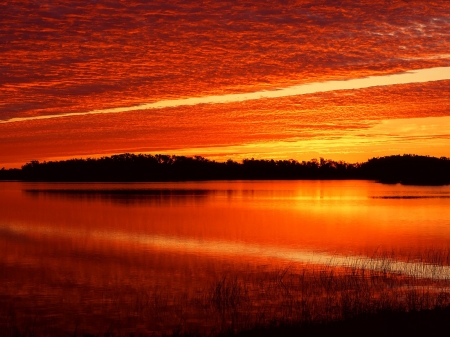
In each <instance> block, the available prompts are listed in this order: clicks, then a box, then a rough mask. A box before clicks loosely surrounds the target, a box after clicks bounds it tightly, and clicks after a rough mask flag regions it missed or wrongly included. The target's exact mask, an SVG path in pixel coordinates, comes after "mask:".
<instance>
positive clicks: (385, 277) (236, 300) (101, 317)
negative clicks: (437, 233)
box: [0, 250, 450, 336]
mask: <svg viewBox="0 0 450 337" xmlns="http://www.w3.org/2000/svg"><path fill="white" fill-rule="evenodd" d="M400 259H402V261H401V264H400V265H398V263H399V261H400ZM347 261H348V262H347V264H346V265H342V266H332V262H333V261H330V264H328V265H309V264H305V265H302V266H299V265H291V266H287V267H284V268H278V269H271V268H270V267H268V266H267V267H265V268H262V269H261V270H259V271H258V272H252V273H239V274H235V275H224V276H223V277H222V278H219V279H217V280H216V281H215V282H212V283H209V284H207V285H202V286H200V287H198V288H197V289H195V290H193V291H191V292H188V293H183V294H179V293H178V294H173V293H169V292H165V291H164V289H159V290H158V291H155V290H149V289H131V288H130V289H116V290H114V291H110V292H109V293H104V294H102V297H101V298H97V299H96V302H95V303H91V304H90V309H89V310H90V312H91V313H92V314H91V315H85V316H78V318H77V319H76V320H73V321H72V322H70V319H68V318H67V317H66V318H64V319H60V318H58V316H57V315H56V318H54V319H53V320H52V319H49V318H48V317H47V318H44V317H39V315H37V314H36V313H34V312H30V311H21V309H20V303H14V302H11V303H8V305H3V306H2V311H1V313H0V327H1V330H0V335H2V336H41V335H49V336H52V335H58V334H66V335H71V336H88V335H90V336H131V335H139V334H143V335H154V336H163V335H186V336H187V335H199V336H217V335H225V334H235V333H238V332H240V331H246V330H251V329H254V328H256V327H257V328H259V329H263V328H269V327H274V326H283V325H295V326H300V325H302V324H303V325H305V324H326V323H330V322H334V321H338V320H348V319H351V318H353V317H356V316H358V315H361V314H373V313H377V312H386V311H392V312H411V311H420V310H424V309H433V308H445V307H448V306H450V274H449V272H448V270H449V266H450V254H449V251H448V250H446V251H438V250H428V251H423V252H421V253H420V254H419V255H415V256H410V257H406V258H405V257H403V258H401V256H396V253H390V254H386V253H384V254H380V253H378V254H377V256H376V258H375V257H374V258H373V259H371V260H363V261H362V260H360V259H358V258H351V257H348V258H347ZM371 263H372V265H370V264H371ZM393 265H396V266H397V267H396V268H393V267H392V266H393ZM398 266H401V267H402V268H403V270H399V269H398ZM424 270H425V271H426V272H425V273H424ZM393 271H395V272H393ZM424 275H427V277H424ZM2 302H3V303H5V302H4V301H3V300H2Z"/></svg>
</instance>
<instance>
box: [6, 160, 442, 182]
mask: <svg viewBox="0 0 450 337" xmlns="http://www.w3.org/2000/svg"><path fill="white" fill-rule="evenodd" d="M305 179H312V180H316V179H323V180H331V179H336V180H344V179H367V180H375V181H377V182H380V183H386V184H397V183H400V184H403V185H430V186H439V185H448V184H450V158H447V157H441V158H436V157H430V156H420V155H411V154H405V155H393V156H386V157H377V158H371V159H369V160H368V161H367V162H364V163H353V164H352V163H346V162H343V161H333V160H328V159H323V158H320V159H319V160H318V159H312V160H310V161H301V162H299V161H296V160H293V159H290V160H273V159H270V160H267V159H253V158H252V159H244V160H243V161H242V162H240V163H239V162H236V161H233V160H231V159H229V160H228V161H226V162H217V161H213V160H209V159H206V158H204V157H201V156H194V157H185V156H176V155H162V154H157V155H148V154H130V153H124V154H119V155H113V156H109V157H101V158H87V159H69V160H62V161H48V162H47V161H44V162H39V161H36V160H32V161H30V162H28V163H26V164H25V165H23V166H22V168H21V169H8V170H6V169H4V168H2V169H1V170H0V180H22V181H47V182H94V181H95V182H150V181H151V182H164V181H204V180H305Z"/></svg>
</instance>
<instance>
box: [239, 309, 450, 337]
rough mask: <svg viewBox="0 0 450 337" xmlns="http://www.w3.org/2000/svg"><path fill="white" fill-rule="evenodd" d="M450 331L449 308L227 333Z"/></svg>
mask: <svg viewBox="0 0 450 337" xmlns="http://www.w3.org/2000/svg"><path fill="white" fill-rule="evenodd" d="M449 331H450V307H445V308H435V309H432V310H421V311H410V312H401V311H388V310H385V311H381V312H378V313H375V314H365V315H363V314H361V315H358V316H355V317H353V318H349V319H346V320H339V321H334V322H324V323H310V324H291V325H281V326H272V327H270V326H269V327H262V328H261V327H260V328H258V327H255V328H254V329H252V330H249V331H243V332H240V333H237V334H230V335H233V336H236V337H253V336H255V337H256V336H260V337H271V336H287V337H289V336H310V337H316V336H347V337H351V336H355V337H356V336H368V337H371V336H373V337H375V336H377V337H379V336H393V337H394V336H395V337H398V336H408V337H414V336H441V335H442V336H446V335H448V333H449Z"/></svg>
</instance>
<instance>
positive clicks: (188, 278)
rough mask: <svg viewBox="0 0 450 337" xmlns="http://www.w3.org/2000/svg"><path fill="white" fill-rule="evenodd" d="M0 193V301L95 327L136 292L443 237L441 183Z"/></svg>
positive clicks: (442, 242)
mask: <svg viewBox="0 0 450 337" xmlns="http://www.w3.org/2000/svg"><path fill="white" fill-rule="evenodd" d="M0 190H1V193H0V268H1V270H2V272H1V273H0V278H1V282H2V285H3V287H2V289H1V290H0V292H1V293H0V300H1V301H2V302H3V303H4V304H5V305H4V307H5V308H6V307H8V308H9V306H10V305H13V306H14V307H15V308H16V309H15V310H17V311H18V312H24V313H28V314H29V313H30V312H32V313H34V314H36V313H38V314H39V315H40V316H43V317H47V318H48V319H49V320H51V319H55V320H56V321H58V324H63V325H64V324H66V326H73V324H75V323H74V320H79V321H80V322H82V323H83V322H84V323H86V322H88V321H89V317H90V318H91V319H92V317H95V319H96V320H97V323H98V322H105V325H107V324H109V323H108V322H109V321H108V319H109V318H110V317H106V316H107V315H105V307H107V308H108V310H107V312H110V309H111V308H114V305H116V306H117V307H118V308H121V307H123V305H122V304H121V303H122V302H121V301H129V302H130V301H132V300H130V298H132V299H137V298H142V296H141V295H139V294H141V292H145V294H147V295H148V294H159V295H160V296H166V297H165V298H166V302H167V301H168V298H173V296H183V294H191V295H192V293H193V292H196V293H197V294H200V295H201V294H202V293H204V292H206V291H208V289H209V287H210V285H211V283H212V282H215V281H217V280H220V279H221V278H223V277H228V278H230V277H231V278H233V277H237V276H238V275H243V274H249V273H250V274H255V273H258V270H264V271H268V270H279V269H282V268H286V267H288V268H291V269H294V270H295V269H301V268H302V267H303V266H305V264H306V265H308V263H310V264H315V265H317V264H328V265H329V264H330V258H331V257H333V256H334V257H335V260H334V261H341V260H339V259H343V258H348V257H357V258H358V259H361V258H362V259H364V258H367V259H368V260H370V258H379V257H380V256H383V254H385V253H386V252H395V258H396V259H397V260H399V261H403V262H405V261H411V259H412V258H413V257H415V256H417V255H420V252H430V251H441V250H445V249H447V248H448V246H449V243H450V216H449V212H448V207H449V205H450V187H449V186H444V187H416V186H402V185H383V184H377V183H375V182H370V181H232V182H227V181H224V182H180V183H132V184H129V183H128V184H120V183H115V184H105V183H94V184H79V183H73V184H67V183H51V184H50V183H21V182H3V183H0ZM429 258H432V256H429ZM423 259H425V262H430V263H434V262H435V261H431V260H430V261H426V259H427V257H426V256H425V257H423V256H422V260H423ZM342 261H343V260H342ZM335 263H336V262H335ZM420 263H421V262H420ZM367 268H370V267H369V266H367ZM147 295H146V296H147ZM11 303H13V304H11ZM152 303H153V302H152ZM5 310H6V309H5ZM111 310H112V309H111ZM119 311H120V310H119ZM3 314H4V313H3ZM119 316H120V315H119ZM122 317H123V316H122ZM117 320H119V321H120V318H118V319H117ZM52 324H56V323H52ZM86 324H88V323H86ZM98 324H100V323H98ZM148 324H149V325H150V326H147V327H146V328H145V329H150V330H152V327H151V325H152V324H153V323H148ZM154 324H156V323H154ZM94 326H95V325H94ZM143 329H144V328H143ZM145 329H144V330H145ZM69 330H70V328H69ZM146 331H147V330H146Z"/></svg>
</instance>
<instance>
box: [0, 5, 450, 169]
mask: <svg viewBox="0 0 450 337" xmlns="http://www.w3.org/2000/svg"><path fill="white" fill-rule="evenodd" d="M0 22H2V25H1V27H0V167H5V168H10V167H20V166H21V165H23V164H25V163H26V162H28V161H30V160H40V161H44V160H47V161H48V160H60V159H67V158H74V157H76V158H87V157H99V156H104V155H111V154H117V153H124V152H131V153H149V154H157V153H164V154H175V155H187V156H190V155H202V156H205V157H207V158H210V159H214V160H220V161H222V160H227V159H229V158H231V159H234V160H241V159H244V158H252V157H253V158H274V159H296V160H300V161H301V160H310V159H312V158H319V157H323V158H327V159H333V160H345V161H348V162H361V161H365V160H367V159H368V158H371V157H377V156H385V155H391V154H403V153H414V154H422V155H433V156H438V157H440V156H447V157H450V150H449V149H450V2H448V1H446V0H441V1H423V0H421V1H418V0H408V1H400V0H398V1H395V0H391V1H389V0H382V1H380V0H371V1H346V0H340V1H331V0H321V1H317V0H314V1H313V0H299V1H288V0H286V1H256V0H248V1H239V2H236V1H221V0H217V1H203V2H202V1H170V2H168V1H159V0H154V1H135V0H130V1H108V0H96V1H95V0H94V1H81V0H79V1H77V0H74V1H66V0H62V1H58V2H55V1H45V0H41V1H20V0H17V1H8V2H4V1H3V2H0Z"/></svg>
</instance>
